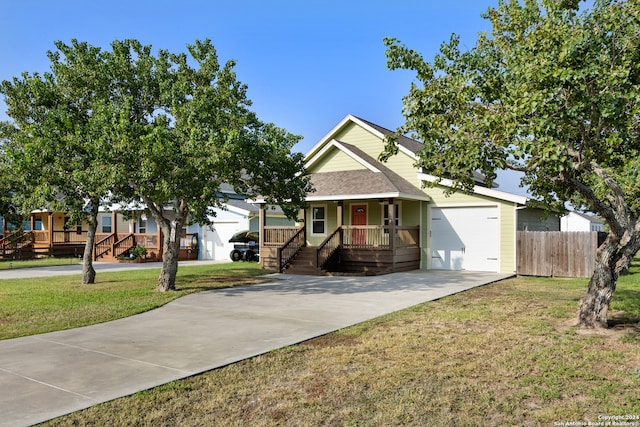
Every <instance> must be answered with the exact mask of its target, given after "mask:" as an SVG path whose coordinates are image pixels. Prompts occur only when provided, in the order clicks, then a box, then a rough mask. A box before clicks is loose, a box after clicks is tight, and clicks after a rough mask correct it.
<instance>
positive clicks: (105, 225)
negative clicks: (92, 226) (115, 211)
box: [100, 215, 111, 233]
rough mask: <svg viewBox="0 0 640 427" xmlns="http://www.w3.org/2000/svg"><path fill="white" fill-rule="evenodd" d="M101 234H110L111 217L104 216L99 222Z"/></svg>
mask: <svg viewBox="0 0 640 427" xmlns="http://www.w3.org/2000/svg"><path fill="white" fill-rule="evenodd" d="M100 224H101V226H102V232H103V233H111V215H105V216H103V217H102V219H101V220H100Z"/></svg>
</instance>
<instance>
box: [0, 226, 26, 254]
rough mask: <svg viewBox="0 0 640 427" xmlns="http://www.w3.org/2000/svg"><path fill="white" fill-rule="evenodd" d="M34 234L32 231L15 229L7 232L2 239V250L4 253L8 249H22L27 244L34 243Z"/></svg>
mask: <svg viewBox="0 0 640 427" xmlns="http://www.w3.org/2000/svg"><path fill="white" fill-rule="evenodd" d="M33 240H34V235H33V232H31V231H15V232H12V233H7V235H6V236H5V237H4V238H2V239H0V251H2V254H3V255H4V254H5V253H6V251H13V250H17V249H22V248H24V247H25V246H28V245H30V244H31V243H33Z"/></svg>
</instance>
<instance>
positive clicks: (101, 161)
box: [0, 40, 310, 290]
mask: <svg viewBox="0 0 640 427" xmlns="http://www.w3.org/2000/svg"><path fill="white" fill-rule="evenodd" d="M56 48H57V50H56V51H53V52H49V58H50V60H51V63H52V65H51V72H48V73H45V74H44V75H42V76H41V75H39V74H37V73H34V74H28V73H24V74H23V75H22V76H21V77H16V78H14V79H13V81H12V82H8V81H5V82H3V83H2V93H3V94H4V95H5V98H6V100H7V105H8V106H9V110H8V115H9V116H10V117H11V118H12V119H13V121H12V122H10V123H5V124H4V127H3V128H2V129H4V130H3V132H2V135H0V136H2V138H3V140H4V141H5V147H7V148H8V151H10V152H11V153H12V156H10V157H11V159H12V160H11V161H12V166H14V171H16V172H18V171H20V172H25V173H28V175H27V177H28V179H27V181H28V182H31V183H37V185H34V187H33V188H35V189H37V191H36V192H34V194H36V195H39V196H42V197H41V198H39V199H38V200H41V201H42V200H46V201H48V202H51V201H54V200H57V201H62V202H63V205H62V207H63V208H64V209H65V210H71V211H73V212H78V213H79V215H82V214H85V215H86V213H87V212H88V209H89V208H90V209H92V210H94V211H95V214H96V215H97V209H98V206H99V205H100V204H109V203H114V202H119V203H121V204H123V205H125V206H134V207H135V206H137V207H138V208H139V209H144V210H147V211H148V212H149V213H150V214H151V215H152V216H153V218H154V219H155V220H156V222H157V223H158V224H159V226H160V228H161V230H162V233H163V238H164V241H163V270H162V273H161V274H160V278H159V282H158V289H160V290H168V289H174V288H175V277H176V272H177V260H178V253H179V245H180V233H181V231H182V227H183V226H185V225H189V224H193V223H200V224H207V223H209V222H210V221H211V217H212V216H213V215H214V208H215V207H220V206H223V205H224V202H225V199H224V195H223V193H222V192H221V191H220V186H221V184H223V183H225V184H231V185H232V186H233V187H234V188H235V190H236V191H237V192H238V193H240V194H244V195H246V196H247V197H256V196H258V195H261V196H263V197H264V198H265V200H266V201H267V202H268V203H277V204H280V205H281V206H282V207H283V210H284V211H285V213H286V214H287V215H288V216H290V217H295V215H296V214H297V211H298V209H299V208H300V207H301V206H302V205H303V204H304V198H305V195H306V192H307V191H309V190H310V184H309V179H308V177H306V176H305V174H304V168H303V165H304V163H303V156H302V154H300V153H291V149H292V147H293V145H294V144H295V143H296V142H298V141H299V139H300V137H299V136H296V135H292V134H290V133H288V132H286V131H285V130H284V129H280V128H278V127H276V126H275V125H274V124H270V123H263V122H261V121H260V120H259V119H258V118H257V116H256V115H255V113H253V112H252V111H251V110H250V106H251V102H250V100H249V99H248V97H247V86H246V85H244V84H242V83H241V82H239V81H238V80H237V78H236V74H235V72H234V66H235V62H234V61H228V62H227V63H226V64H224V65H222V64H220V62H219V59H218V56H217V53H216V50H215V48H214V47H213V45H212V44H211V42H210V41H209V40H205V41H196V42H195V44H193V45H188V46H187V50H188V53H178V54H176V53H171V52H169V51H166V50H159V51H158V52H157V54H155V55H154V53H153V52H152V48H151V46H145V45H142V44H141V43H140V42H139V41H137V40H123V41H120V40H116V41H114V42H113V43H112V44H111V50H109V51H108V50H102V49H100V48H98V47H93V46H91V45H89V44H87V43H84V42H78V41H77V40H72V42H71V44H69V45H67V44H65V43H62V42H57V43H56ZM91 245H93V241H92V242H91ZM88 246H89V242H88V243H87V247H88ZM86 252H87V251H86V250H85V256H86V255H87V254H86Z"/></svg>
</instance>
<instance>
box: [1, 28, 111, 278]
mask: <svg viewBox="0 0 640 427" xmlns="http://www.w3.org/2000/svg"><path fill="white" fill-rule="evenodd" d="M56 47H57V50H56V51H50V52H48V56H49V59H50V61H51V70H50V71H49V72H46V73H45V74H44V75H40V74H39V73H33V74H29V73H23V74H22V75H21V76H20V77H15V78H14V79H13V80H12V81H3V82H2V84H1V85H0V93H2V94H3V95H4V96H5V101H6V104H7V107H8V110H7V114H8V116H9V117H10V118H11V119H12V121H10V122H6V123H3V124H2V126H1V127H0V138H1V140H2V141H3V149H4V151H5V155H6V162H7V169H6V170H7V172H8V175H9V176H8V177H7V178H13V181H14V182H20V185H19V186H18V187H17V188H15V189H14V192H13V194H12V198H13V199H14V200H19V201H20V202H21V203H20V205H21V207H22V209H24V210H25V211H27V212H28V211H29V210H32V209H42V208H50V209H55V210H62V211H65V212H67V213H68V215H69V217H70V221H71V222H76V221H86V222H87V223H88V233H87V240H86V245H85V250H84V255H83V271H82V282H83V283H94V281H95V276H96V272H95V270H94V268H93V247H94V240H95V233H96V228H97V216H98V208H99V206H100V204H101V203H104V202H105V198H106V197H107V196H108V195H109V189H110V187H111V185H112V182H111V181H110V177H111V176H112V174H111V173H110V171H109V170H110V166H109V161H108V154H109V150H110V141H108V140H107V139H105V132H104V129H103V127H102V125H103V121H102V120H101V118H100V116H99V115H98V114H97V111H98V109H99V106H100V105H103V104H104V103H105V102H108V96H109V81H108V80H107V79H106V78H105V73H104V64H105V58H104V55H103V52H101V51H100V49H98V48H94V47H92V46H90V45H88V44H87V43H79V42H77V41H75V40H74V41H73V42H72V44H71V45H66V44H64V43H62V42H57V43H56ZM27 212H23V213H25V214H26V213H27Z"/></svg>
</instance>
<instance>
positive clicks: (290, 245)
mask: <svg viewBox="0 0 640 427" xmlns="http://www.w3.org/2000/svg"><path fill="white" fill-rule="evenodd" d="M306 244H307V242H306V236H305V227H304V225H303V226H302V227H300V228H299V229H298V231H297V232H296V233H295V234H294V235H293V236H291V237H290V238H289V240H287V241H286V242H285V243H284V245H283V246H282V247H279V248H278V266H279V268H280V270H279V271H280V272H282V271H284V269H285V267H286V266H287V264H289V263H290V262H291V260H292V259H293V257H295V256H296V254H297V253H298V251H299V250H300V249H301V248H302V247H304V246H305V245H306Z"/></svg>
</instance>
